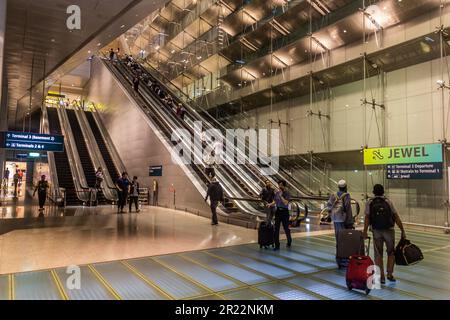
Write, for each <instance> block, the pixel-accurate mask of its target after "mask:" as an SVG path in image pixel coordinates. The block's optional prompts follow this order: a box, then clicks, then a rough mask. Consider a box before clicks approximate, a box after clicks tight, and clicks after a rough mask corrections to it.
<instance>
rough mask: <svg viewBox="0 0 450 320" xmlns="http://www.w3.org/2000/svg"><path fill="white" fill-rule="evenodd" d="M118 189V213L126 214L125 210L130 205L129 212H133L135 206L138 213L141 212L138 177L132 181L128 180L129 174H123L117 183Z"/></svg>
mask: <svg viewBox="0 0 450 320" xmlns="http://www.w3.org/2000/svg"><path fill="white" fill-rule="evenodd" d="M116 188H117V192H118V196H119V200H118V202H117V213H125V211H124V209H125V206H126V205H127V201H128V203H129V212H132V207H133V204H134V206H135V209H136V212H137V213H138V212H140V211H141V210H140V209H139V194H140V186H139V182H138V177H137V176H134V177H133V179H132V180H130V179H129V178H128V173H127V172H123V173H122V176H120V177H119V178H118V179H117V181H116Z"/></svg>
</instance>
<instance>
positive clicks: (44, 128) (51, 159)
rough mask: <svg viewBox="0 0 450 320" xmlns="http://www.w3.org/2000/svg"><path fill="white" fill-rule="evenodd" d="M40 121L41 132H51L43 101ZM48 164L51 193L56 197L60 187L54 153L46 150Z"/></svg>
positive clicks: (58, 194)
mask: <svg viewBox="0 0 450 320" xmlns="http://www.w3.org/2000/svg"><path fill="white" fill-rule="evenodd" d="M41 118H42V123H41V132H42V133H44V134H51V132H50V124H49V120H48V112H47V106H46V105H45V103H44V104H43V105H42V116H41ZM47 158H48V164H49V169H50V187H51V188H52V189H53V193H54V195H55V196H56V197H60V196H61V194H60V189H59V181H58V173H57V169H56V164H55V155H54V153H53V152H47Z"/></svg>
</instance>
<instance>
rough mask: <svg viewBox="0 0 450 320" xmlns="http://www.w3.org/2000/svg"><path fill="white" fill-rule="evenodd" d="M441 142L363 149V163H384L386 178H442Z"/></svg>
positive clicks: (369, 164) (367, 164) (368, 164)
mask: <svg viewBox="0 0 450 320" xmlns="http://www.w3.org/2000/svg"><path fill="white" fill-rule="evenodd" d="M442 162H443V151H442V144H440V143H436V144H424V145H413V146H400V147H388V148H374V149H365V150H364V165H366V166H371V165H386V169H387V170H386V171H387V178H388V179H442V177H443V173H442V169H443V168H442Z"/></svg>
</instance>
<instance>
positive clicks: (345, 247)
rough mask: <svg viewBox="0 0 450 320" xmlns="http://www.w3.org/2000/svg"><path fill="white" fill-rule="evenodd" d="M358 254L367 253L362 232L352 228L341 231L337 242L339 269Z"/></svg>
mask: <svg viewBox="0 0 450 320" xmlns="http://www.w3.org/2000/svg"><path fill="white" fill-rule="evenodd" d="M358 255H361V256H364V255H365V248H364V238H363V234H362V232H361V231H358V230H352V229H344V230H341V231H339V233H338V238H337V244H336V263H337V265H338V267H339V269H341V268H346V267H347V266H348V261H349V258H350V257H351V256H358Z"/></svg>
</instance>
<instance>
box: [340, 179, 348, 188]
mask: <svg viewBox="0 0 450 320" xmlns="http://www.w3.org/2000/svg"><path fill="white" fill-rule="evenodd" d="M346 186H347V181H345V180H341V181H339V182H338V187H339V188H345V187H346Z"/></svg>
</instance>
